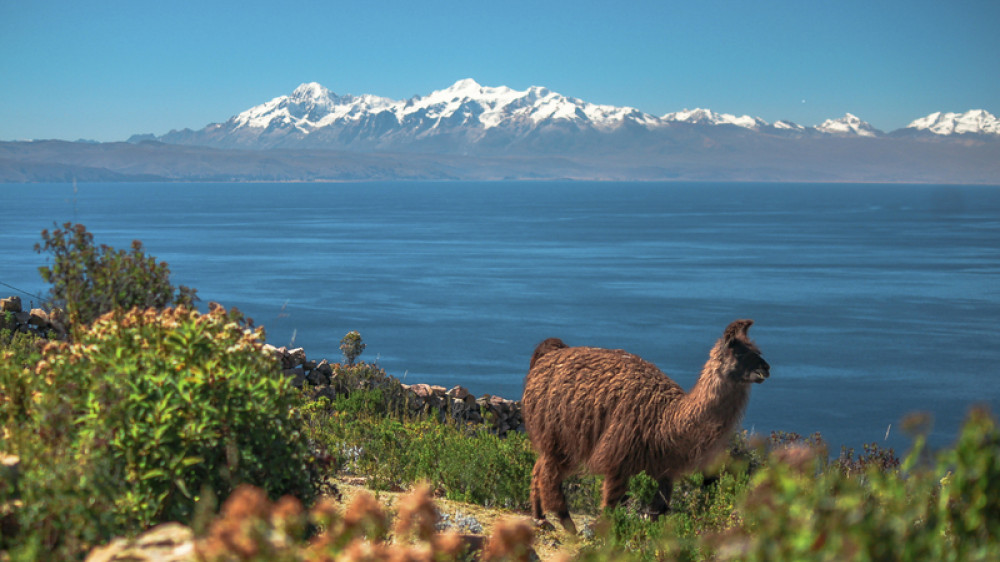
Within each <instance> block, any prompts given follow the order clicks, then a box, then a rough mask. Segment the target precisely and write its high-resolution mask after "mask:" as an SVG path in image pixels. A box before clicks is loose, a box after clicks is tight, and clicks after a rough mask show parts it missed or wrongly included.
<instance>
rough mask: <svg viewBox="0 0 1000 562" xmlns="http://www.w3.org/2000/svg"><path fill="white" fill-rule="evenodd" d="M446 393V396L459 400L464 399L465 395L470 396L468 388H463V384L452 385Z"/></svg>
mask: <svg viewBox="0 0 1000 562" xmlns="http://www.w3.org/2000/svg"><path fill="white" fill-rule="evenodd" d="M447 394H448V396H450V397H452V398H457V399H459V400H465V398H466V397H468V396H472V393H471V392H469V389H468V388H465V387H464V386H455V387H452V388H451V390H449V391H448V392H447Z"/></svg>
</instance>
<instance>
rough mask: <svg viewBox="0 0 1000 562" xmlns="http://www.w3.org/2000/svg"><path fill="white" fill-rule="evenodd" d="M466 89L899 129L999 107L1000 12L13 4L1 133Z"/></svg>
mask: <svg viewBox="0 0 1000 562" xmlns="http://www.w3.org/2000/svg"><path fill="white" fill-rule="evenodd" d="M462 78H474V79H476V80H477V81H478V82H479V83H480V84H483V85H486V86H501V85H505V86H510V87H511V88H515V89H518V90H522V89H525V88H527V87H529V86H533V85H537V86H546V87H548V88H550V89H552V90H554V91H556V92H559V93H561V94H564V95H567V96H571V97H576V98H580V99H583V100H586V101H589V102H593V103H602V104H611V105H620V106H632V107H636V108H638V109H640V110H642V111H645V112H647V113H652V114H654V115H663V114H664V113H668V112H671V111H678V110H681V109H685V108H689V109H694V108H695V107H705V108H710V109H713V110H715V111H718V112H725V113H735V114H737V115H741V114H749V115H753V116H756V117H761V118H763V119H765V120H767V121H771V122H773V121H776V120H778V119H788V120H791V121H795V122H797V123H800V124H803V125H816V124H819V123H821V122H822V121H823V120H825V119H827V118H834V117H840V116H842V115H843V114H844V113H845V112H851V113H854V114H856V115H858V116H859V117H861V118H862V119H864V120H866V121H869V122H870V123H872V124H873V125H874V126H875V127H877V128H880V129H882V130H885V131H890V130H893V129H896V128H899V127H904V126H906V125H907V124H908V123H909V122H910V121H911V120H913V119H916V118H918V117H922V116H925V115H927V114H929V113H932V112H934V111H957V112H964V111H966V110H969V109H985V110H987V111H990V112H991V113H993V114H994V115H996V114H1000V0H948V1H944V0H940V1H925V0H864V1H854V0H786V1H768V0H753V1H749V0H732V1H722V0H705V1H691V0H689V1H668V0H658V1H653V2H628V1H623V2H611V1H605V2H598V1H591V0H574V1H564V0H555V1H545V0H528V1H522V0H503V1H494V2H478V1H475V0H458V1H452V0H422V1H421V0H352V1H350V2H341V1H337V0H325V1H315V2H313V1H297V0H283V1H280V2H279V1H275V0H270V1H258V0H238V1H213V0H193V1H188V0H172V1H166V2H162V1H161V2H153V1H147V0H125V1H117V0H116V1H105V0H94V1H85V2H81V1H79V0H59V1H49V0H0V140H19V139H32V138H34V139H40V138H60V139H66V140H76V139H80V138H83V139H95V140H100V141H115V140H124V139H126V138H128V137H129V136H130V135H132V134H134V133H155V134H163V133H165V132H167V131H169V130H170V129H175V128H176V129H180V128H184V127H191V128H194V129H198V128H201V127H204V126H205V125H207V124H209V123H212V122H219V121H224V120H226V119H228V118H229V117H230V116H232V115H234V114H236V113H238V112H240V111H242V110H244V109H247V108H249V107H251V106H253V105H256V104H259V103H263V102H265V101H268V100H270V99H272V98H274V97H277V96H280V95H285V94H288V93H290V92H291V91H292V90H293V89H295V87H296V86H298V85H299V84H300V83H302V82H319V83H321V84H323V85H324V86H326V87H327V88H329V89H330V90H332V91H334V92H335V93H338V94H347V93H350V94H365V93H369V94H377V95H381V96H387V97H391V98H395V99H405V98H408V97H411V96H413V95H425V94H428V93H430V92H431V91H433V90H437V89H442V88H446V87H448V86H449V85H451V84H452V83H454V82H455V81H457V80H459V79H462Z"/></svg>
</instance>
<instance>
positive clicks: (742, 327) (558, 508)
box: [522, 320, 770, 533]
mask: <svg viewBox="0 0 1000 562" xmlns="http://www.w3.org/2000/svg"><path fill="white" fill-rule="evenodd" d="M752 324H753V320H736V321H735V322H733V323H732V324H730V325H729V326H728V327H727V328H726V330H725V332H723V335H722V337H721V338H720V339H719V340H718V341H717V342H716V343H715V346H714V347H713V348H712V350H711V351H710V352H709V356H708V361H707V362H706V363H705V366H704V367H703V368H702V371H701V376H700V377H699V378H698V382H697V383H696V384H695V385H694V388H692V389H691V392H689V393H687V394H685V393H684V390H683V389H682V388H681V387H680V386H679V385H678V384H677V383H675V382H674V381H672V380H671V379H670V378H668V377H667V376H666V375H664V374H663V372H662V371H660V370H659V369H658V368H656V366H655V365H653V364H652V363H649V362H647V361H644V360H643V359H641V358H639V357H636V356H635V355H631V354H629V353H627V352H625V351H623V350H620V349H615V350H611V349H599V348H593V347H569V346H567V345H566V344H565V343H563V342H562V341H561V340H559V339H556V338H550V339H547V340H545V341H543V342H542V343H541V344H539V345H538V347H537V348H536V349H535V353H534V355H533V356H532V358H531V366H530V368H529V371H528V375H527V377H525V382H524V399H523V402H522V413H523V416H524V423H525V426H526V427H527V430H528V436H529V438H530V439H531V444H532V446H533V447H534V449H535V451H536V452H537V453H538V460H537V461H536V462H535V467H534V469H533V470H532V472H531V495H530V498H531V510H532V515H533V517H534V518H535V520H536V522H538V523H539V524H541V523H543V522H544V521H545V512H546V511H550V512H555V513H556V515H557V516H558V517H559V521H560V523H562V526H563V527H564V528H565V529H566V530H567V531H569V532H571V533H575V532H576V526H575V525H574V524H573V520H572V519H571V518H570V515H569V508H568V507H567V505H566V497H565V496H564V495H563V491H562V481H563V480H564V479H565V478H566V477H567V476H569V475H570V474H572V473H573V472H575V471H576V470H578V469H579V468H580V467H581V466H583V467H585V468H586V469H587V470H588V471H590V472H592V473H594V474H603V475H604V488H603V490H602V494H601V496H602V497H601V503H602V505H603V506H604V507H609V506H611V507H613V506H615V505H618V504H619V503H620V502H621V501H623V500H624V499H625V491H626V486H627V483H628V479H629V478H630V477H632V476H634V475H636V474H638V473H639V472H642V471H646V474H648V475H649V476H651V477H652V478H654V479H656V480H657V482H658V483H659V494H657V498H656V500H655V502H654V505H653V514H654V517H656V516H659V515H661V514H663V513H665V512H666V510H667V507H668V505H669V503H670V493H671V490H672V488H673V482H674V480H676V479H677V478H678V477H680V476H681V475H683V474H685V473H686V472H688V471H690V470H693V469H696V468H700V467H702V466H704V464H705V463H707V462H709V461H711V460H712V459H713V457H714V456H715V455H717V454H718V453H719V452H721V450H722V449H723V448H724V447H725V445H726V441H727V438H728V437H729V435H730V434H731V432H732V431H733V429H734V428H735V426H736V425H737V424H738V423H739V421H740V418H741V417H742V416H743V411H744V409H745V407H746V404H747V400H748V399H749V397H750V383H760V382H763V381H764V379H766V378H767V377H768V376H770V366H769V365H768V364H767V361H764V359H763V358H762V357H761V355H760V350H759V349H758V348H757V346H756V345H754V343H753V342H752V341H750V339H749V337H748V336H747V330H748V329H749V328H750V326H751V325H752Z"/></svg>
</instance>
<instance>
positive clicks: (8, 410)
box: [0, 307, 317, 552]
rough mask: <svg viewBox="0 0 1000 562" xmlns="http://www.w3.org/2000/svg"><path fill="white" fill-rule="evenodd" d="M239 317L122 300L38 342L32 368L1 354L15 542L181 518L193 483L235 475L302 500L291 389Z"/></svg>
mask: <svg viewBox="0 0 1000 562" xmlns="http://www.w3.org/2000/svg"><path fill="white" fill-rule="evenodd" d="M239 320H240V316H239V315H238V314H237V313H235V312H233V313H228V312H226V311H225V310H223V309H222V308H221V307H217V308H216V309H215V310H213V311H212V312H211V313H210V314H205V315H202V314H199V313H198V312H196V311H191V310H187V309H185V308H177V309H166V310H163V311H157V310H153V309H149V310H146V311H138V310H133V311H130V312H128V313H122V314H115V315H106V316H103V317H101V318H99V319H98V320H96V321H95V322H93V323H92V324H91V325H90V326H88V327H86V328H84V329H81V330H79V331H78V333H77V335H76V339H75V341H74V342H73V343H50V344H48V345H47V347H46V348H45V350H44V352H43V355H42V358H41V361H40V362H39V363H38V364H37V366H36V367H35V368H33V369H28V368H22V367H19V366H16V365H13V364H11V363H9V362H7V361H4V362H2V363H0V396H2V397H3V398H2V400H0V419H2V420H3V424H4V427H5V428H10V430H9V431H7V432H5V433H6V434H5V435H4V436H3V439H4V441H3V444H2V445H3V447H4V448H5V449H6V450H7V452H9V453H12V454H16V455H18V456H19V457H20V459H21V462H22V464H23V467H24V468H23V470H22V472H23V475H22V477H21V479H20V482H19V485H18V492H19V493H20V496H21V501H22V502H23V508H21V509H19V510H18V512H17V518H18V521H19V525H20V530H21V532H22V533H23V536H20V537H18V538H17V539H16V541H20V542H24V543H25V544H28V543H31V542H32V541H34V542H35V543H36V544H40V545H41V547H42V548H44V549H46V550H52V549H57V550H59V549H63V550H67V551H70V552H72V551H74V550H75V549H77V548H80V547H82V546H87V545H92V544H94V542H95V541H97V540H101V539H106V538H108V537H109V536H111V534H113V533H118V532H128V531H135V530H138V529H142V528H146V527H148V526H150V525H152V524H155V523H157V522H161V521H170V520H176V521H182V522H184V521H188V520H189V519H190V518H191V515H192V513H193V509H194V505H195V503H196V502H197V501H198V499H199V496H200V495H201V494H202V493H203V491H209V492H211V493H212V494H214V495H216V496H217V497H220V498H223V497H225V496H226V495H227V494H228V493H229V492H230V491H231V490H232V489H234V487H235V486H237V485H239V484H241V483H250V484H254V485H256V486H260V487H262V488H263V489H264V490H266V491H267V493H268V494H270V495H271V496H272V497H278V496H279V495H281V494H286V493H290V494H294V495H296V496H298V497H299V498H300V499H302V500H304V501H306V502H308V501H311V500H312V498H313V497H314V495H315V484H314V483H315V482H316V480H317V478H316V476H315V472H316V467H315V466H314V464H313V463H312V462H311V460H310V459H311V457H310V456H309V454H308V452H307V449H306V445H305V439H304V438H303V436H301V434H300V428H301V422H300V421H299V420H298V414H297V413H296V410H295V408H296V407H297V405H298V401H299V394H298V392H297V391H295V390H294V389H293V388H292V387H291V386H290V383H289V382H288V381H287V380H286V379H285V378H284V377H282V376H281V375H280V370H279V369H278V366H277V365H276V363H275V362H274V361H275V360H274V358H273V356H271V355H269V354H266V353H265V352H264V351H263V350H262V348H261V343H260V341H261V337H262V333H261V331H260V330H258V331H250V330H249V329H247V328H246V326H245V325H244V324H242V323H241V322H240V321H239ZM0 540H2V541H5V542H4V544H2V545H0V547H8V546H10V545H11V544H13V543H11V542H10V541H12V540H14V539H9V538H8V537H6V536H5V537H3V539H0ZM16 541H15V542H16Z"/></svg>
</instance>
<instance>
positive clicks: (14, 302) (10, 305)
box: [0, 297, 66, 338]
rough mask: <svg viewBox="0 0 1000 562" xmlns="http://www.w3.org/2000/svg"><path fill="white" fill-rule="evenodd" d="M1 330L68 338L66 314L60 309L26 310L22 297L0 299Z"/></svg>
mask: <svg viewBox="0 0 1000 562" xmlns="http://www.w3.org/2000/svg"><path fill="white" fill-rule="evenodd" d="M0 329H8V330H11V332H15V333H16V332H22V333H33V334H35V335H38V336H41V337H49V335H50V334H52V333H55V336H56V337H58V338H64V337H66V313H65V312H64V311H63V310H62V309H60V308H53V309H52V310H51V311H45V310H43V309H41V308H32V309H31V310H27V311H26V310H24V308H23V306H22V305H21V297H7V298H5V299H0Z"/></svg>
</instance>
